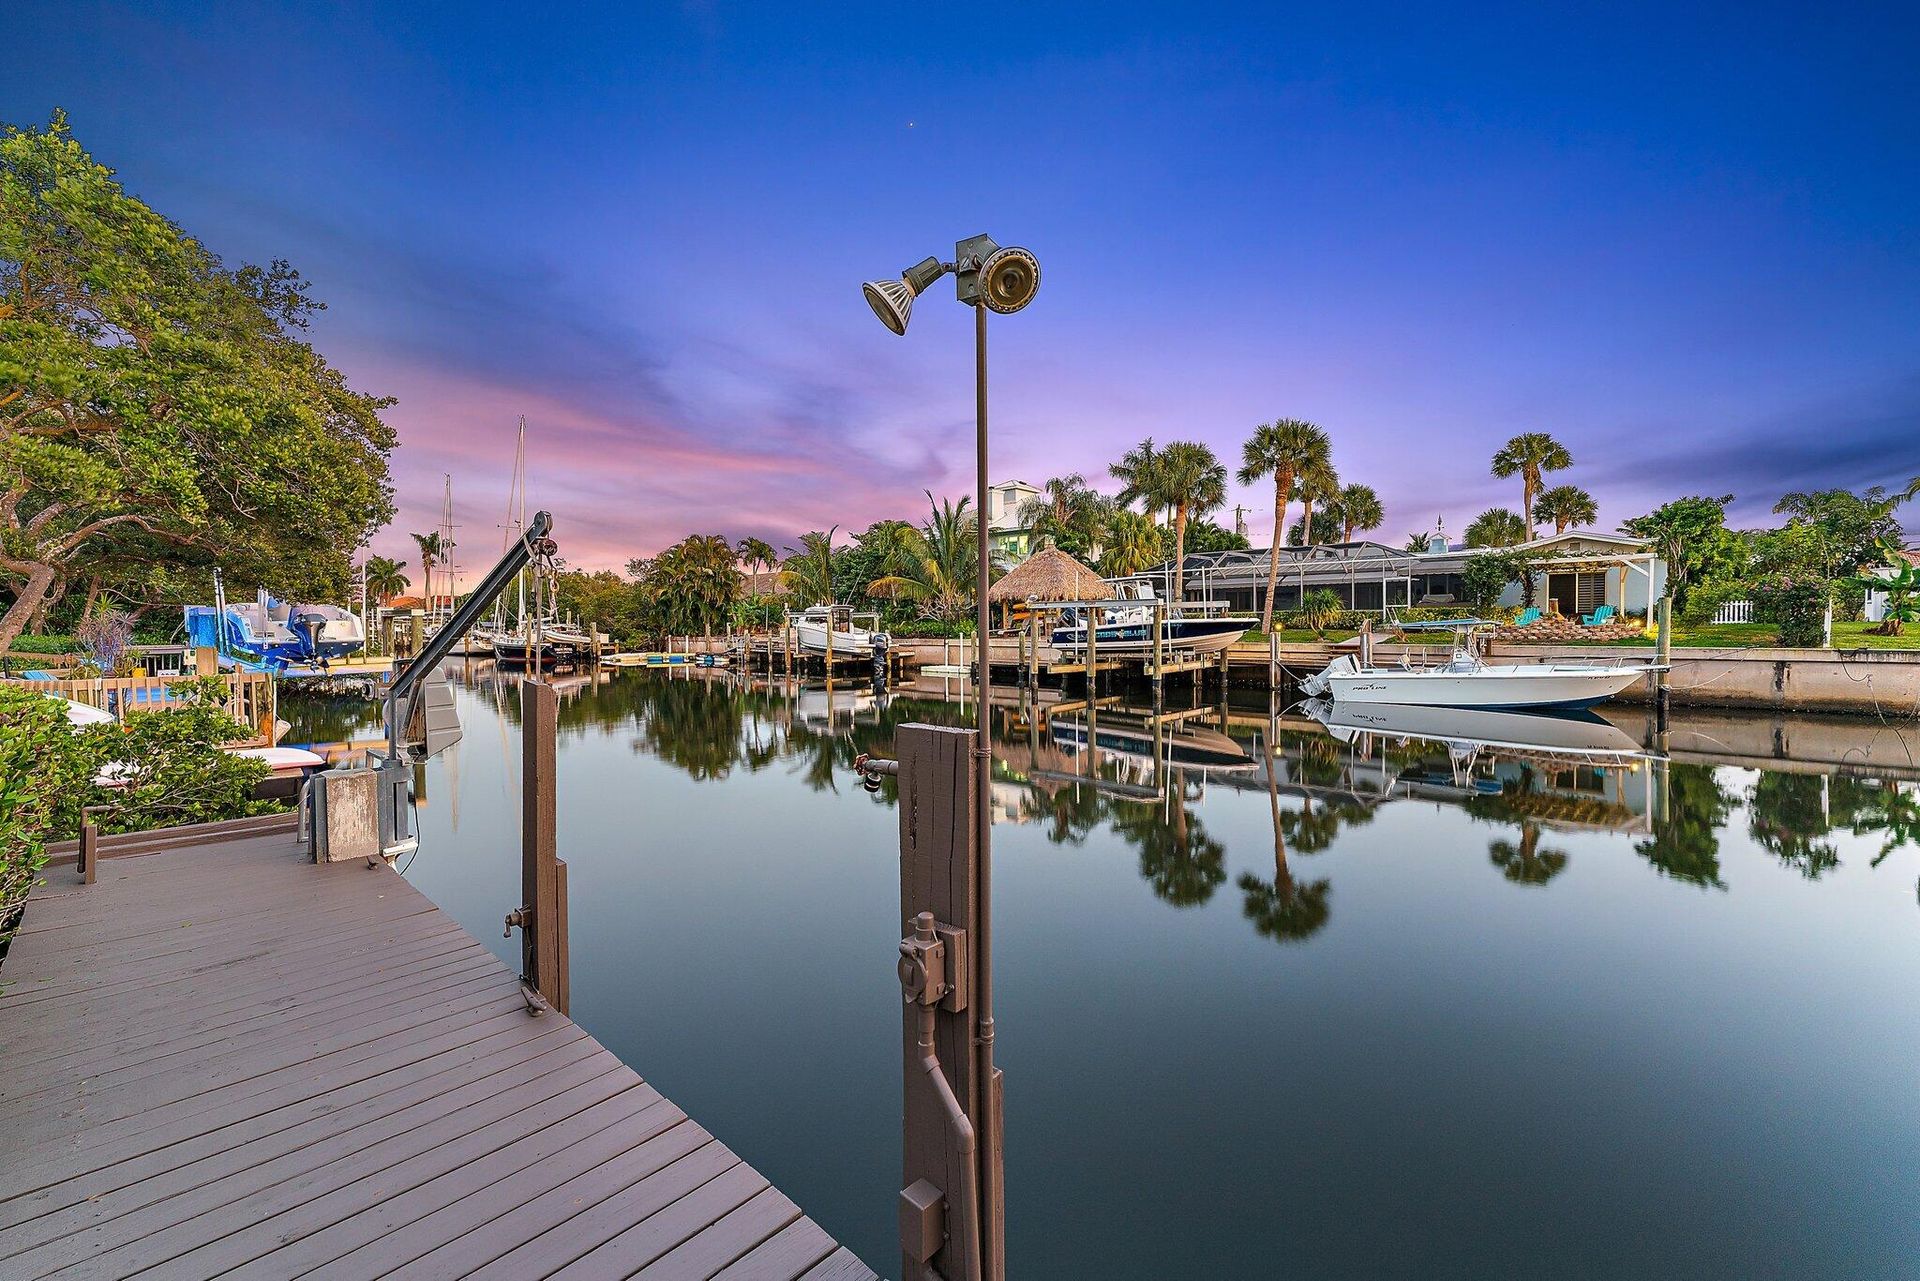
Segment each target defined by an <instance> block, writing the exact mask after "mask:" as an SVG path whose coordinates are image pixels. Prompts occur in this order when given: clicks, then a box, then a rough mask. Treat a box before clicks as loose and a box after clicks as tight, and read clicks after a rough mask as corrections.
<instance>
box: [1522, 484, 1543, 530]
mask: <svg viewBox="0 0 1920 1281" xmlns="http://www.w3.org/2000/svg"><path fill="white" fill-rule="evenodd" d="M1539 490H1540V473H1539V472H1537V471H1535V470H1534V469H1533V468H1531V467H1524V468H1522V469H1521V471H1520V496H1521V497H1520V502H1521V506H1520V523H1521V524H1522V525H1524V526H1525V527H1526V530H1527V536H1526V539H1525V540H1524V541H1526V542H1532V541H1533V496H1534V495H1535V494H1536V493H1538V492H1539Z"/></svg>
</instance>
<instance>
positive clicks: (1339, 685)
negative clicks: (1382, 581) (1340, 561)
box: [1300, 619, 1661, 708]
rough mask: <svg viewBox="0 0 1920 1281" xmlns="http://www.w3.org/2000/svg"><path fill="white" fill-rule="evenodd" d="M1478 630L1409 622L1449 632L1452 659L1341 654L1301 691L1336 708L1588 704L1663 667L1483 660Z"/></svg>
mask: <svg viewBox="0 0 1920 1281" xmlns="http://www.w3.org/2000/svg"><path fill="white" fill-rule="evenodd" d="M1482 626H1483V624H1482V623H1481V622H1480V621H1479V620H1477V619H1459V620H1456V621H1453V622H1448V623H1432V624H1420V623H1409V624H1406V630H1408V631H1414V630H1434V629H1445V630H1450V631H1452V632H1453V633H1454V649H1453V656H1452V657H1451V658H1450V659H1449V660H1448V661H1447V662H1445V663H1442V664H1439V665H1437V666H1434V667H1413V666H1410V665H1407V666H1399V667H1382V666H1379V665H1377V664H1375V663H1373V662H1371V661H1370V660H1369V659H1368V658H1367V657H1365V656H1364V655H1363V656H1358V657H1356V656H1355V655H1352V654H1342V655H1341V656H1340V657H1338V658H1336V659H1334V660H1333V661H1332V662H1330V663H1328V664H1327V665H1326V667H1325V668H1323V669H1322V670H1320V671H1319V672H1316V673H1315V674H1314V675H1312V676H1309V677H1308V678H1307V679H1306V680H1304V681H1301V682H1300V688H1301V689H1302V690H1304V691H1306V693H1307V694H1308V695H1310V696H1314V697H1318V696H1320V695H1330V696H1331V697H1332V698H1333V701H1334V702H1335V703H1340V704H1352V703H1373V704H1381V703H1386V704H1393V705H1396V706H1418V707H1468V708H1472V707H1481V708H1511V707H1591V706H1592V705H1593V704H1595V703H1600V702H1605V701H1606V700H1607V699H1609V698H1612V697H1613V696H1614V695H1615V694H1618V693H1619V692H1620V691H1622V690H1624V689H1626V688H1627V687H1628V686H1629V685H1632V684H1633V683H1634V682H1635V681H1637V680H1639V679H1640V678H1641V677H1643V676H1645V675H1647V674H1648V673H1649V672H1653V671H1658V670H1661V669H1660V668H1659V666H1658V665H1657V664H1651V663H1622V664H1617V665H1612V666H1607V665H1602V664H1598V663H1499V664H1494V663H1485V662H1482V661H1481V660H1480V657H1479V655H1477V654H1475V653H1474V652H1473V634H1474V632H1475V631H1477V630H1479V629H1480V628H1481V627H1482ZM1362 648H1363V650H1364V648H1365V647H1364V646H1363V647H1362Z"/></svg>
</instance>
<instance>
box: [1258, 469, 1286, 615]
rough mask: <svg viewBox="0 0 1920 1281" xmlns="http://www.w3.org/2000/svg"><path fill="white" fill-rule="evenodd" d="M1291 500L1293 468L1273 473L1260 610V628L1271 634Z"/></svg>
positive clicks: (1277, 470)
mask: <svg viewBox="0 0 1920 1281" xmlns="http://www.w3.org/2000/svg"><path fill="white" fill-rule="evenodd" d="M1292 501H1293V469H1292V468H1291V467H1282V468H1278V469H1276V470H1275V471H1274V473H1273V539H1272V542H1273V546H1272V547H1270V548H1268V549H1267V603H1266V604H1265V605H1264V606H1263V607H1262V608H1261V610H1260V630H1261V631H1263V632H1265V633H1266V634H1267V635H1269V636H1271V635H1273V594H1274V592H1276V591H1278V590H1279V588H1280V544H1281V543H1283V542H1285V541H1286V537H1287V506H1288V504H1289V503H1291V502H1292Z"/></svg>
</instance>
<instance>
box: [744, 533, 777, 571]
mask: <svg viewBox="0 0 1920 1281" xmlns="http://www.w3.org/2000/svg"><path fill="white" fill-rule="evenodd" d="M734 552H735V554H736V555H738V556H739V557H740V563H741V564H742V565H745V566H746V567H747V568H748V569H753V570H759V569H772V568H773V564H774V562H775V561H777V560H778V559H780V554H779V553H778V552H776V551H774V550H773V544H772V543H769V542H767V541H766V540H765V539H763V538H743V539H741V540H740V542H739V544H738V545H737V546H736V547H735V548H734Z"/></svg>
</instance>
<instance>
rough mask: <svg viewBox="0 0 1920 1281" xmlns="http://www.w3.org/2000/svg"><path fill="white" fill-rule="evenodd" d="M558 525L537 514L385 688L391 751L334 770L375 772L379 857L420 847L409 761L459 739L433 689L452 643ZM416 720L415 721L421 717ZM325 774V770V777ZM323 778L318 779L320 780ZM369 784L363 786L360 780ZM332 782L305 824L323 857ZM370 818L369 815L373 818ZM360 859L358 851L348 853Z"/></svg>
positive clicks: (549, 547) (546, 556) (535, 556)
mask: <svg viewBox="0 0 1920 1281" xmlns="http://www.w3.org/2000/svg"><path fill="white" fill-rule="evenodd" d="M552 531H553V514H552V513H551V512H544V511H543V512H536V513H534V517H533V519H532V521H530V522H529V523H528V525H527V529H526V531H525V532H524V533H523V534H522V535H521V536H520V538H519V539H517V540H516V541H515V542H514V543H513V544H512V545H511V546H510V547H508V548H507V550H506V553H505V554H504V555H502V556H501V557H500V560H499V562H498V563H497V564H495V565H494V567H493V568H492V569H490V570H488V571H487V576H486V577H485V578H483V579H481V580H480V585H479V586H478V587H476V588H475V589H474V590H473V593H472V594H471V595H469V596H468V597H467V599H466V601H465V603H463V604H462V605H461V606H460V608H459V609H458V610H456V611H455V612H454V614H453V617H452V618H450V619H448V620H447V621H446V623H445V624H443V625H442V626H441V627H440V629H439V630H438V631H436V632H435V633H434V634H433V636H432V637H430V638H429V639H428V640H427V643H426V645H425V647H424V648H422V649H421V651H420V653H419V655H418V656H417V657H416V658H414V659H413V660H412V661H411V662H409V663H407V664H406V666H405V667H404V668H401V669H400V670H398V671H397V672H396V673H395V675H394V678H393V682H392V684H390V685H389V686H388V687H387V694H386V727H387V746H386V751H385V752H372V751H370V752H368V753H367V758H368V768H367V770H366V771H352V770H343V771H334V773H338V774H341V775H352V774H355V773H361V774H363V775H364V774H365V773H369V772H370V773H371V774H372V775H373V791H374V799H375V805H374V808H375V810H376V811H377V822H378V832H377V842H378V844H377V848H378V851H379V854H380V856H381V857H383V858H385V859H387V860H388V861H392V860H393V859H395V858H398V857H399V856H400V855H402V854H407V853H411V852H412V851H413V850H415V849H418V848H419V845H420V837H419V834H418V833H417V832H415V831H414V830H413V822H412V819H413V806H412V804H411V797H410V796H409V792H408V789H409V785H410V774H411V770H410V768H409V767H410V766H412V765H416V764H419V763H420V762H422V761H425V760H427V759H428V758H430V757H432V756H435V755H437V754H438V753H439V752H441V751H443V750H445V749H446V748H447V747H449V746H451V745H452V744H453V743H454V742H456V741H458V739H459V737H460V722H459V719H458V718H457V717H456V716H454V715H453V709H452V704H451V701H450V700H448V701H447V702H446V703H445V704H444V705H442V706H436V705H435V704H436V700H435V699H434V698H433V697H432V695H431V691H433V690H436V689H438V690H441V691H444V690H445V689H446V685H445V681H444V678H441V679H440V680H437V681H436V680H434V679H433V678H434V676H435V671H434V669H435V668H436V667H437V666H438V665H439V664H440V662H441V661H442V660H443V659H445V658H446V657H447V656H448V655H449V654H451V653H452V652H453V648H454V646H455V645H456V644H458V643H459V640H460V638H461V637H463V636H465V635H466V634H467V633H468V632H469V631H470V630H472V628H473V627H474V626H475V624H477V623H478V622H479V621H480V618H481V615H483V614H485V613H486V612H487V610H488V609H490V608H492V606H493V602H494V598H495V597H497V596H499V595H500V593H502V592H503V591H505V590H506V589H507V587H508V585H510V584H511V583H512V582H513V578H514V575H516V574H518V573H519V572H520V571H521V570H523V569H525V568H526V567H527V566H528V565H529V564H531V563H533V562H534V561H541V562H548V561H551V560H552V559H553V555H554V552H555V551H556V550H557V548H556V547H555V546H554V543H553V540H552V539H551V538H549V537H548V535H549V534H550V533H552ZM416 718H417V719H416ZM321 777H324V776H321ZM319 781H320V779H319V778H316V779H315V780H314V782H315V783H318V782H319ZM362 786H364V784H362ZM330 790H331V789H330V788H329V787H327V786H324V785H320V786H313V785H310V786H309V789H308V793H307V795H308V797H309V798H310V799H309V803H310V806H311V811H312V812H311V814H310V815H309V816H308V819H307V822H306V824H305V826H306V827H307V830H308V831H309V832H311V833H312V839H313V846H314V857H315V861H317V862H330V861H332V859H331V858H330V857H329V854H330V851H329V850H328V848H327V845H328V842H329V839H330V836H329V832H330V827H329V824H328V822H327V815H326V810H327V794H328V792H329V791H330ZM370 817H371V816H370ZM343 857H354V855H343Z"/></svg>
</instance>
